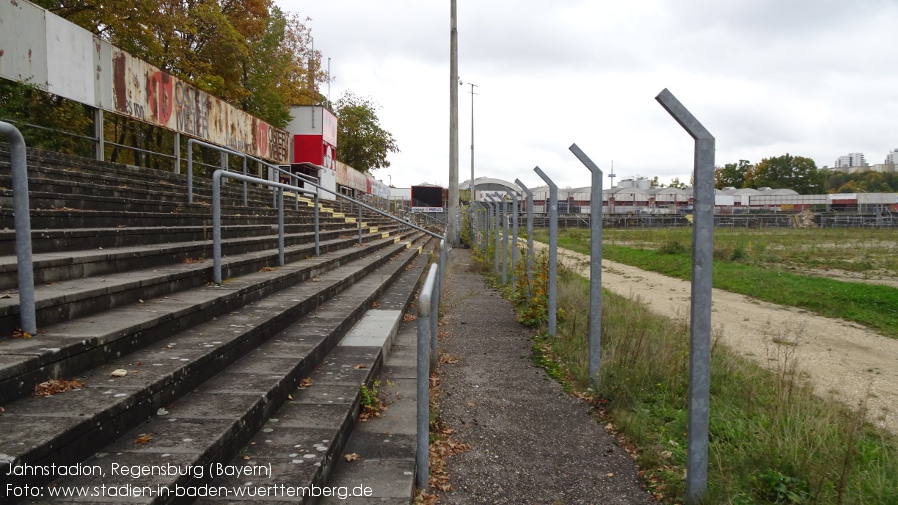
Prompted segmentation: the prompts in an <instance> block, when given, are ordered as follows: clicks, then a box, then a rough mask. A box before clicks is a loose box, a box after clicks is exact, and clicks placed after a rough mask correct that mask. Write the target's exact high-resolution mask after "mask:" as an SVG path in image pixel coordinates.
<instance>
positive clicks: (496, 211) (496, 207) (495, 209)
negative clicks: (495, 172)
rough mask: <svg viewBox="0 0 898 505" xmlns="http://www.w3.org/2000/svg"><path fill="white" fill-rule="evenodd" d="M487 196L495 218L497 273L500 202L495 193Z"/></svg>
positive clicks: (494, 253) (495, 261)
mask: <svg viewBox="0 0 898 505" xmlns="http://www.w3.org/2000/svg"><path fill="white" fill-rule="evenodd" d="M486 197H487V198H489V199H490V202H491V203H492V205H493V217H494V218H495V219H494V221H493V233H494V234H495V237H496V239H495V245H494V247H493V258H494V259H493V263H494V265H493V270H495V271H496V274H498V273H499V202H497V201H496V197H494V196H493V195H486Z"/></svg>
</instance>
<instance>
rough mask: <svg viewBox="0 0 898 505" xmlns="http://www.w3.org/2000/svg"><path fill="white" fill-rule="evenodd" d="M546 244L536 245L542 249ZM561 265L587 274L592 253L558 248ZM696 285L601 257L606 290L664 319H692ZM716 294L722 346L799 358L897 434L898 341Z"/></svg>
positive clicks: (821, 382)
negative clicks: (633, 299) (636, 299)
mask: <svg viewBox="0 0 898 505" xmlns="http://www.w3.org/2000/svg"><path fill="white" fill-rule="evenodd" d="M543 247H546V246H545V245H544V244H540V243H537V244H536V249H537V250H539V249H541V248H543ZM558 262H559V263H560V264H564V265H566V266H567V267H568V268H570V269H572V270H574V271H576V272H578V273H580V274H581V275H583V276H584V277H586V278H589V257H588V256H585V255H583V254H579V253H576V252H573V251H569V250H566V249H562V248H559V249H558ZM690 286H691V285H690V282H689V281H684V280H680V279H675V278H673V277H667V276H664V275H661V274H657V273H654V272H648V271H645V270H640V269H639V268H636V267H631V266H628V265H624V264H621V263H615V262H613V261H608V260H602V287H603V288H605V289H607V290H609V291H613V292H614V293H617V294H619V295H623V296H632V297H639V299H640V300H641V301H642V302H643V303H644V304H646V305H647V306H648V307H649V308H650V309H651V310H653V311H654V312H656V313H658V314H661V315H663V316H667V317H671V318H677V317H683V316H684V315H685V316H688V314H689V298H690ZM711 297H712V308H711V324H712V326H713V327H714V328H715V329H717V330H719V331H720V332H721V335H722V338H721V340H720V342H721V343H722V344H724V345H726V346H728V347H730V349H733V350H734V351H736V352H738V353H740V354H741V355H742V356H745V357H747V358H749V359H753V360H755V361H756V362H758V363H759V364H761V365H763V366H767V367H770V368H773V369H777V367H779V366H782V365H781V364H782V360H783V359H785V358H788V359H789V360H792V361H794V362H795V363H797V366H798V368H799V369H800V370H801V372H802V375H803V376H804V377H806V378H807V380H808V381H809V382H810V384H811V385H812V386H813V387H814V391H815V392H816V393H817V394H818V395H820V396H822V397H830V396H832V397H834V398H836V399H838V400H840V401H842V402H843V403H844V404H845V405H847V406H848V407H852V408H857V406H858V403H859V402H860V401H862V400H864V401H865V402H866V405H867V409H868V414H869V418H868V420H869V421H870V422H872V423H873V424H875V425H877V426H879V427H881V428H885V429H887V430H889V431H891V432H892V433H895V434H898V412H896V405H898V339H894V338H889V337H886V336H883V335H881V334H879V333H877V332H875V331H873V330H870V329H868V328H864V327H863V326H860V325H858V324H855V323H852V322H849V321H844V320H842V319H834V318H828V317H823V316H818V315H816V314H812V313H810V312H807V311H805V310H802V309H798V308H795V307H786V306H783V305H775V304H772V303H767V302H760V301H757V300H754V299H752V298H749V297H747V296H744V295H739V294H736V293H730V292H728V291H723V290H720V289H715V290H714V293H713V294H712V295H711ZM777 341H780V342H787V343H786V344H776V342H777Z"/></svg>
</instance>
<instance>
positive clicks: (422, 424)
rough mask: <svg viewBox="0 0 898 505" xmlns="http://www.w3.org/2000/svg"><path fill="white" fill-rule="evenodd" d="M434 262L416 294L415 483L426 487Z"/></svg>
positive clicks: (427, 476) (428, 453)
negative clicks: (416, 433) (416, 392)
mask: <svg viewBox="0 0 898 505" xmlns="http://www.w3.org/2000/svg"><path fill="white" fill-rule="evenodd" d="M437 268H438V266H437V265H430V270H429V271H428V272H427V278H426V280H425V281H424V286H423V287H422V288H421V294H420V295H418V339H417V340H418V349H417V375H418V377H417V383H418V384H417V386H418V398H417V402H418V404H417V416H416V417H417V427H418V429H417V431H418V447H417V451H416V452H417V454H416V456H417V464H416V476H415V484H416V487H418V488H420V489H427V485H428V481H429V477H430V459H429V456H430V359H429V358H430V356H429V355H430V318H431V317H432V312H431V299H432V298H433V296H434V285H435V283H436V277H437Z"/></svg>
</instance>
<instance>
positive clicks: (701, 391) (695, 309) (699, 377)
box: [655, 88, 714, 503]
mask: <svg viewBox="0 0 898 505" xmlns="http://www.w3.org/2000/svg"><path fill="white" fill-rule="evenodd" d="M655 100H657V101H658V103H660V104H661V106H662V107H664V109H665V110H666V111H667V112H668V113H669V114H670V115H671V116H672V117H673V118H674V119H675V120H676V121H677V123H679V124H680V126H682V127H683V129H685V130H686V131H687V132H688V133H689V135H690V136H691V137H692V138H693V139H695V167H694V170H695V172H694V175H693V177H694V179H695V189H694V190H693V192H694V199H695V204H694V209H695V212H694V217H693V226H692V305H691V307H690V314H689V411H688V412H689V413H688V419H687V424H688V437H687V438H688V441H687V442H688V445H687V454H686V501H687V502H689V503H698V502H699V501H701V499H702V497H703V496H704V495H705V492H706V491H707V488H708V434H709V428H708V423H709V418H710V408H709V401H710V386H711V281H712V276H711V274H712V271H711V268H712V261H713V259H714V137H713V136H712V135H711V133H709V132H708V130H707V129H705V127H704V126H702V124H701V123H699V122H698V120H697V119H696V118H695V116H693V115H692V114H691V113H690V112H689V111H688V110H687V109H686V107H684V106H683V104H681V103H680V102H679V101H678V100H677V99H676V98H675V97H674V96H673V94H671V92H670V91H668V90H667V88H665V89H664V90H662V91H661V93H659V94H658V96H656V97H655Z"/></svg>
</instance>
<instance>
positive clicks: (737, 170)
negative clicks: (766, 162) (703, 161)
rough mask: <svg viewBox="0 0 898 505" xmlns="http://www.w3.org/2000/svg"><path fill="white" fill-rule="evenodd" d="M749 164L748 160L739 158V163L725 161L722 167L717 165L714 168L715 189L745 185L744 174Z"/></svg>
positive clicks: (749, 166)
mask: <svg viewBox="0 0 898 505" xmlns="http://www.w3.org/2000/svg"><path fill="white" fill-rule="evenodd" d="M751 166H752V165H751V162H749V161H748V160H739V163H727V164H726V165H724V166H723V167H717V168H716V169H715V170H714V187H715V188H717V189H723V188H727V187H733V188H742V187H745V174H747V173H748V171H749V169H750V168H751Z"/></svg>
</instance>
